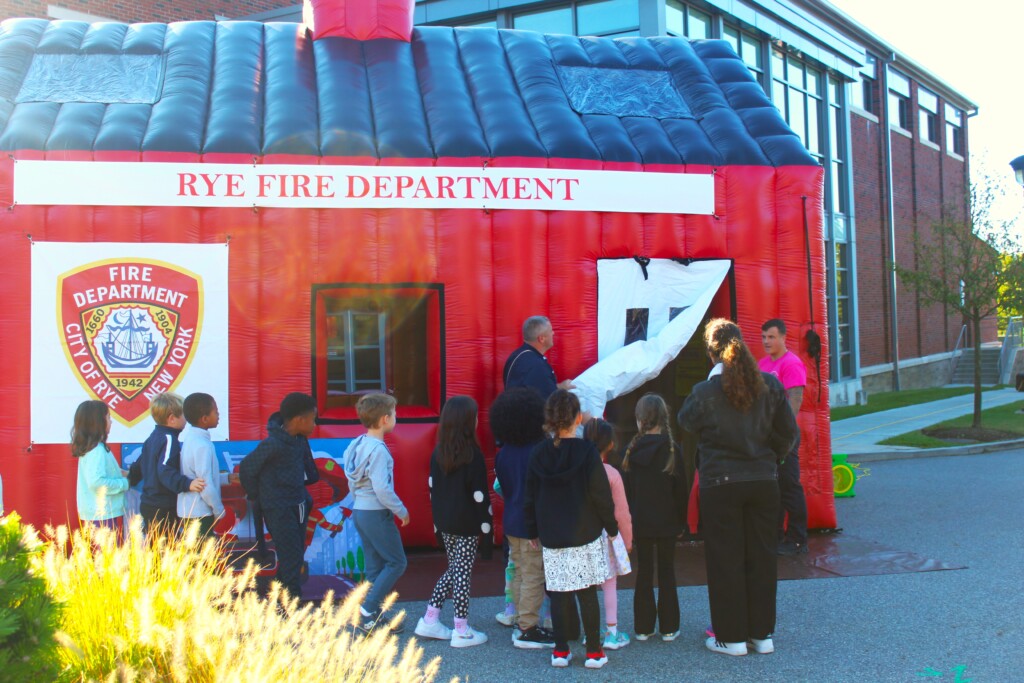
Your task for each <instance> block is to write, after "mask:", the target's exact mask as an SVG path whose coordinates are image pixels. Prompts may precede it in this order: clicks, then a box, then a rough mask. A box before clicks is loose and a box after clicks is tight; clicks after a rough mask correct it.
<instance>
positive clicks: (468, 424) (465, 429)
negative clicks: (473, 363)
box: [437, 396, 480, 474]
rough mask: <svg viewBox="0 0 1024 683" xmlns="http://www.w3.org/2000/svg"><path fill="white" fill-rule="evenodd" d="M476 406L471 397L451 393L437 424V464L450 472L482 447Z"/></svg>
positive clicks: (466, 461)
mask: <svg viewBox="0 0 1024 683" xmlns="http://www.w3.org/2000/svg"><path fill="white" fill-rule="evenodd" d="M476 416H477V406H476V401H474V400H473V399H472V398H470V397H469V396H452V397H451V398H450V399H448V400H447V401H446V402H445V404H444V408H441V419H440V421H439V423H438V425H437V456H438V464H439V465H441V469H442V470H444V471H445V472H446V473H448V474H451V473H452V472H454V471H455V470H457V469H459V468H460V467H462V466H463V465H468V464H469V463H471V462H473V455H474V454H475V453H476V452H477V451H478V450H480V442H479V441H477V439H476Z"/></svg>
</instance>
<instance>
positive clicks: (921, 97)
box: [917, 88, 939, 145]
mask: <svg viewBox="0 0 1024 683" xmlns="http://www.w3.org/2000/svg"><path fill="white" fill-rule="evenodd" d="M917 106H918V108H919V110H920V111H919V112H918V122H919V125H918V127H919V128H920V131H919V132H918V134H919V135H920V136H921V139H922V140H927V141H928V142H931V143H934V144H936V145H938V144H939V98H938V97H936V95H935V93H933V92H930V91H928V90H925V89H924V88H918V89H917Z"/></svg>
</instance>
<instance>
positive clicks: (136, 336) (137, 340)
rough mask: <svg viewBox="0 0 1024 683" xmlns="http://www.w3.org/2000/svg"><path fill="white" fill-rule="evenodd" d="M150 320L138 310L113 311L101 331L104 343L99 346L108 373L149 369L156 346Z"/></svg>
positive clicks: (147, 315) (154, 358)
mask: <svg viewBox="0 0 1024 683" xmlns="http://www.w3.org/2000/svg"><path fill="white" fill-rule="evenodd" d="M152 322H153V321H152V319H151V318H150V317H149V314H148V313H147V312H143V311H142V310H141V309H138V308H129V309H127V310H122V311H117V312H115V313H114V314H113V315H111V316H110V321H109V322H108V323H107V326H106V327H105V328H104V330H103V331H104V332H106V333H107V340H106V341H105V342H102V343H101V344H100V354H101V355H102V356H103V360H104V361H105V362H106V366H107V367H108V368H110V369H112V370H134V369H139V368H150V367H152V365H153V361H154V360H156V352H157V344H156V342H155V341H153V330H152V329H151V327H150V326H151V325H152Z"/></svg>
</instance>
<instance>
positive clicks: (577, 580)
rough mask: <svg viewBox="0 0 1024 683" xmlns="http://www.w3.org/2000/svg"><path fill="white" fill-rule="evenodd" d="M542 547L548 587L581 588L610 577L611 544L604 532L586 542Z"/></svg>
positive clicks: (569, 589) (567, 589)
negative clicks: (561, 546)
mask: <svg viewBox="0 0 1024 683" xmlns="http://www.w3.org/2000/svg"><path fill="white" fill-rule="evenodd" d="M543 551H544V579H545V581H546V583H547V589H548V590H549V591H557V592H559V593H565V592H568V591H578V590H581V589H583V588H588V587H590V586H597V585H600V584H602V583H604V582H605V580H606V579H607V578H608V573H609V571H610V570H609V567H608V545H607V543H606V542H605V540H604V538H603V537H601V536H598V537H597V538H595V539H594V540H593V541H591V542H590V543H587V544H586V545H579V546H576V547H574V548H544V549H543Z"/></svg>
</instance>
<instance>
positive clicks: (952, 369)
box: [947, 325, 967, 384]
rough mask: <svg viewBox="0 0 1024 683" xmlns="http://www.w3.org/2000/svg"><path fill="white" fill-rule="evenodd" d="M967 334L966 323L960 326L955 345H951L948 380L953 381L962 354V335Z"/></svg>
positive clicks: (950, 382)
mask: <svg viewBox="0 0 1024 683" xmlns="http://www.w3.org/2000/svg"><path fill="white" fill-rule="evenodd" d="M966 336H967V325H961V326H960V334H958V335H957V337H956V346H954V347H953V355H952V356H950V357H949V382H947V384H952V383H953V377H954V376H955V375H956V368H957V366H958V365H959V364H960V357H961V356H963V355H964V349H963V344H964V337H966Z"/></svg>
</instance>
